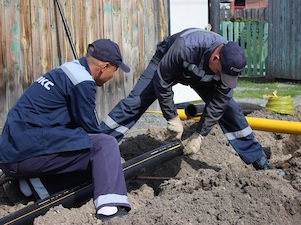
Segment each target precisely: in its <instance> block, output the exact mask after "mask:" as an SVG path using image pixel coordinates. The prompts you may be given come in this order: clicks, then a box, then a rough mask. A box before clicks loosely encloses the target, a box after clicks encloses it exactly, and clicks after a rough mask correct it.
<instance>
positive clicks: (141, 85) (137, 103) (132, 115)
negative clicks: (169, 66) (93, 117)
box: [100, 62, 157, 141]
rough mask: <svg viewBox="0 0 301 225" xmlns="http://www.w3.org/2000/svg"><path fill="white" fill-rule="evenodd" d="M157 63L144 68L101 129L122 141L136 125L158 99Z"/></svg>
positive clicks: (104, 121)
mask: <svg viewBox="0 0 301 225" xmlns="http://www.w3.org/2000/svg"><path fill="white" fill-rule="evenodd" d="M155 68H156V66H155V64H153V63H152V62H151V63H150V65H149V66H148V67H147V68H146V69H145V70H144V72H143V74H142V75H141V76H140V78H139V80H138V81H137V83H136V85H135V87H134V88H133V90H132V91H131V92H130V94H129V95H128V96H127V97H126V98H124V99H122V100H121V101H120V102H119V103H118V104H117V105H116V106H115V107H114V108H113V109H112V111H111V112H110V113H109V114H108V116H107V117H106V118H105V119H104V120H103V121H102V122H101V123H100V130H101V131H102V132H103V133H105V134H109V135H112V136H114V137H115V138H116V139H117V141H121V139H122V138H123V136H124V134H125V133H126V132H127V131H128V130H129V129H130V128H131V127H132V126H134V125H135V123H136V122H137V121H138V120H139V118H140V117H141V116H142V114H143V113H144V112H145V111H146V110H147V109H148V107H149V106H150V105H151V104H152V103H153V102H154V101H155V100H156V99H157V97H156V94H155V92H154V88H153V82H152V80H153V77H154V73H155Z"/></svg>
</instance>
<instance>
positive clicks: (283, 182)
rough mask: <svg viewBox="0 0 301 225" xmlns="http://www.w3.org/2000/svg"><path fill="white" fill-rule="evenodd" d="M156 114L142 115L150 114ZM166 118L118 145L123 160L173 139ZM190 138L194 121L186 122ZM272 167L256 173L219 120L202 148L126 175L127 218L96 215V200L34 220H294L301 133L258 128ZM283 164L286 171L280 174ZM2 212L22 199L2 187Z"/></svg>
mask: <svg viewBox="0 0 301 225" xmlns="http://www.w3.org/2000/svg"><path fill="white" fill-rule="evenodd" d="M148 116H149V117H152V118H151V119H152V120H153V119H154V115H150V114H146V115H144V120H145V121H146V122H147V117H148ZM248 116H250V117H258V118H267V119H276V120H284V121H295V122H300V120H301V108H300V106H297V107H296V108H295V114H294V115H281V114H276V113H272V112H269V111H266V110H264V109H262V110H257V111H254V112H252V113H251V114H249V115H248ZM155 117H156V120H157V119H158V118H161V120H162V124H161V125H156V126H149V125H148V123H145V124H144V127H145V128H146V127H149V128H148V131H147V132H146V133H144V134H139V135H137V136H136V135H134V136H133V137H128V138H127V139H126V140H124V141H123V142H122V143H121V144H120V150H121V153H122V158H123V159H124V160H128V159H131V158H133V157H135V156H138V155H140V154H143V153H145V152H148V151H151V150H154V149H156V148H158V147H160V146H162V145H165V144H167V143H169V141H170V138H171V137H170V136H168V135H167V134H168V132H166V128H165V122H164V119H163V117H162V116H158V115H156V116H155ZM183 124H184V127H185V132H184V135H183V138H184V139H186V138H187V137H188V136H189V135H190V134H191V133H192V132H194V130H195V127H196V122H195V121H192V120H189V121H183ZM254 134H255V138H256V140H257V141H259V142H260V143H261V144H262V146H263V147H264V148H265V150H266V152H267V153H268V155H269V161H270V163H271V165H272V166H273V167H274V168H275V169H273V170H268V171H256V170H255V169H254V168H253V167H252V165H246V164H244V162H243V161H242V160H241V159H240V158H239V156H238V155H237V154H236V152H235V151H234V150H233V148H232V147H231V145H230V144H229V143H228V141H227V139H226V138H225V136H224V135H223V133H222V131H221V129H220V127H219V126H218V125H216V126H215V127H214V128H213V129H212V131H211V132H210V134H209V135H208V136H207V137H206V138H205V139H204V142H203V144H202V147H201V149H200V151H198V152H197V153H196V154H193V155H191V156H179V157H176V158H173V159H171V160H170V161H168V162H166V163H164V164H161V165H158V166H154V167H152V168H150V169H148V170H147V171H145V173H143V174H141V176H140V178H139V177H138V178H137V179H135V180H130V181H127V185H128V195H129V200H130V202H131V205H132V210H131V211H130V213H129V215H128V216H125V217H122V218H114V219H112V220H109V221H107V222H103V223H102V222H101V221H100V220H97V219H96V218H95V216H94V214H95V209H94V206H93V202H92V200H90V201H88V202H87V203H86V204H84V205H82V206H81V207H78V208H71V209H66V208H63V207H62V206H58V207H54V208H52V209H51V210H49V211H48V212H47V213H46V214H45V215H43V216H40V217H38V218H36V219H35V221H34V224H39V225H44V224H64V225H67V224H123V225H138V224H139V225H141V224H166V225H173V224H204V225H211V224H212V225H213V224H214V225H216V224H223V225H228V224H229V225H230V224H231V225H233V224H236V225H244V224H248V225H252V224H254V225H255V224H261V225H268V224H286V225H297V224H300V221H301V194H300V192H301V148H300V144H301V136H300V135H292V134H285V133H274V132H266V131H258V130H254ZM276 168H278V169H283V170H284V172H285V175H284V176H283V175H281V174H279V173H277V170H276ZM0 197H1V199H2V200H1V202H0V203H1V205H2V207H1V210H0V216H5V215H8V214H9V213H12V212H14V211H16V210H18V209H20V208H22V207H24V205H18V206H11V205H9V204H8V201H7V200H5V197H4V194H3V193H2V192H0Z"/></svg>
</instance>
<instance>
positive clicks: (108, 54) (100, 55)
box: [87, 39, 131, 73]
mask: <svg viewBox="0 0 301 225" xmlns="http://www.w3.org/2000/svg"><path fill="white" fill-rule="evenodd" d="M91 46H93V47H94V50H93V49H91V48H90V47H91ZM87 52H88V53H89V54H90V55H91V56H93V57H94V58H96V59H98V60H101V61H104V62H109V63H112V64H114V65H116V66H118V67H119V68H120V69H122V70H123V71H124V72H126V73H128V72H130V71H131V69H130V68H129V67H128V66H127V65H125V64H124V63H123V62H122V56H121V53H120V49H119V46H118V45H117V44H116V43H115V42H113V41H111V40H110V39H99V40H96V41H94V42H93V43H92V44H89V45H88V50H87Z"/></svg>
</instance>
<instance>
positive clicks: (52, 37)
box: [0, 0, 168, 127]
mask: <svg viewBox="0 0 301 225" xmlns="http://www.w3.org/2000/svg"><path fill="white" fill-rule="evenodd" d="M60 3H61V5H62V8H63V12H64V16H65V19H66V21H67V24H68V25H69V29H70V33H71V37H72V39H73V43H74V45H75V49H76V52H77V54H78V56H83V55H84V54H85V53H86V48H87V45H88V44H89V43H91V42H92V41H94V40H96V39H99V38H110V39H111V40H113V41H115V42H117V43H118V44H119V46H120V48H121V51H122V54H123V57H124V61H125V63H126V64H128V65H130V67H131V72H130V73H127V74H126V73H123V72H122V71H119V70H118V72H116V73H115V75H114V78H113V79H112V80H111V81H109V82H108V83H106V84H105V85H104V86H103V87H101V88H98V93H97V102H98V103H97V111H98V112H99V115H100V117H101V118H102V117H103V116H105V115H106V114H107V113H108V112H109V111H110V110H111V109H112V108H113V106H114V105H115V104H116V103H117V102H118V101H119V100H120V99H122V98H124V97H126V95H127V94H128V93H129V91H130V90H131V89H132V87H133V85H134V84H135V83H136V81H137V79H138V78H139V76H140V74H141V72H142V71H143V70H144V68H145V67H146V65H147V63H148V62H149V60H150V58H151V56H152V55H153V53H154V50H155V48H156V44H157V42H159V41H161V40H162V39H163V38H164V37H165V36H167V31H168V27H167V26H168V24H167V21H168V20H167V19H166V15H167V14H168V12H167V10H168V7H167V3H168V1H167V0H162V1H149V0H141V1H135V0H129V1H121V0H85V1H79V0H60ZM73 59H74V55H73V52H72V48H71V46H70V43H69V40H68V38H67V34H66V32H65V28H64V25H63V21H62V18H61V15H60V13H59V10H58V7H57V5H56V1H55V0H27V1H24V0H14V1H0V94H1V95H0V101H1V105H0V127H1V126H2V125H3V124H2V123H3V121H4V119H5V117H6V113H7V111H8V110H9V109H10V108H11V107H12V106H13V105H14V103H15V102H16V100H17V99H18V98H19V97H20V96H21V94H22V93H23V92H24V90H25V89H26V88H27V87H28V85H30V83H32V82H33V81H34V80H35V79H37V78H38V77H39V76H40V75H42V74H43V73H45V72H47V71H49V70H51V69H52V68H55V67H57V66H59V65H60V64H62V63H64V62H66V61H70V60H73Z"/></svg>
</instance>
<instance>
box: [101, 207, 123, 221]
mask: <svg viewBox="0 0 301 225" xmlns="http://www.w3.org/2000/svg"><path fill="white" fill-rule="evenodd" d="M117 208H118V211H117V212H116V213H115V214H113V215H110V216H106V215H103V214H97V213H96V218H97V219H100V220H101V221H102V222H104V221H108V220H110V219H112V218H115V217H122V216H126V215H127V214H128V211H126V209H125V208H124V207H119V206H118V207H117Z"/></svg>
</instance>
